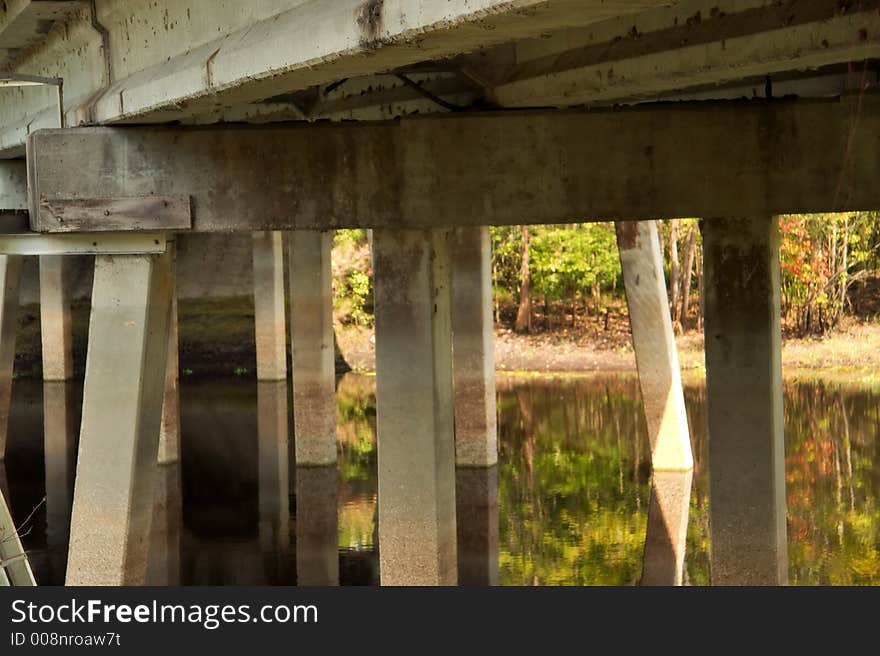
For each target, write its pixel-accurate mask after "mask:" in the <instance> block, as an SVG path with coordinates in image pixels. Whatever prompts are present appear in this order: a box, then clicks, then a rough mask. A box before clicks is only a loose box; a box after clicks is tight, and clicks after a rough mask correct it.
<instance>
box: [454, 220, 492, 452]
mask: <svg viewBox="0 0 880 656" xmlns="http://www.w3.org/2000/svg"><path fill="white" fill-rule="evenodd" d="M449 256H450V270H451V276H452V308H453V309H452V353H453V357H452V367H453V381H454V384H453V389H454V393H455V397H454V398H455V460H456V464H458V465H459V466H466V467H467V466H470V467H488V466H492V465H494V464H496V463H497V462H498V430H497V426H496V417H495V332H494V328H495V325H494V321H493V318H492V241H491V238H490V236H489V228H487V227H480V228H457V229H455V230H453V231H452V238H451V244H450V251H449Z"/></svg>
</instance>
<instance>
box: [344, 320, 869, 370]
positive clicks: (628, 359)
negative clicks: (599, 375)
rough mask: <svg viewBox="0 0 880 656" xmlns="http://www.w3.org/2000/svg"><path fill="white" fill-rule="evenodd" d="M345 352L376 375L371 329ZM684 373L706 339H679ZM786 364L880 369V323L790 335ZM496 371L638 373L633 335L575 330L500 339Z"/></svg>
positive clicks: (505, 333) (351, 331)
mask: <svg viewBox="0 0 880 656" xmlns="http://www.w3.org/2000/svg"><path fill="white" fill-rule="evenodd" d="M337 339H338V341H339V347H340V351H341V352H342V353H343V355H345V358H346V360H347V361H348V363H349V365H350V366H351V367H352V369H354V370H355V371H366V372H369V371H373V370H374V368H375V357H374V351H373V341H374V336H373V333H372V330H368V329H363V328H344V329H342V330H340V331H338V332H337ZM676 343H677V345H678V355H679V361H680V363H681V368H682V369H683V370H685V371H690V372H694V373H698V372H702V371H703V370H704V366H705V365H704V355H703V334H702V332H701V331H696V330H692V331H690V332H688V333H687V334H685V335H680V336H678V337H677V338H676ZM782 363H783V367H784V368H785V369H786V370H787V371H807V370H818V369H822V370H829V369H871V368H874V369H877V368H880V323H877V322H867V323H866V322H858V321H854V320H850V321H847V322H845V323H844V324H843V325H842V326H841V327H840V328H838V329H836V330H834V331H831V332H829V333H828V334H826V335H824V336H821V337H818V336H810V337H794V336H787V337H785V338H784V339H783V345H782ZM495 367H496V369H497V370H498V371H500V372H504V371H509V372H547V373H555V372H602V371H606V372H620V371H634V370H635V368H636V360H635V354H634V353H633V349H632V344H631V341H630V335H629V331H628V330H626V331H617V332H612V333H610V334H608V335H606V336H601V335H596V334H595V333H594V334H592V335H590V334H584V333H583V332H581V333H572V332H570V331H556V332H544V333H539V334H536V335H518V334H516V333H514V332H513V331H510V330H506V329H500V330H497V331H496V334H495Z"/></svg>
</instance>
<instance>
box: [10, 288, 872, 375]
mask: <svg viewBox="0 0 880 656" xmlns="http://www.w3.org/2000/svg"><path fill="white" fill-rule="evenodd" d="M72 316H73V337H74V339H73V349H74V362H75V369H76V372H77V375H80V376H81V375H82V373H83V370H84V367H85V351H86V344H87V338H88V318H89V307H88V302H79V303H77V304H76V305H75V306H74V308H73V313H72ZM179 322H180V367H181V372H182V375H184V376H197V377H212V376H220V377H223V376H230V375H237V376H243V377H250V376H253V375H254V371H255V367H256V363H255V350H254V333H253V330H254V327H253V301H252V299H251V298H249V297H234V298H225V299H204V300H196V301H192V300H187V301H181V303H180V309H179ZM606 326H607V328H606ZM336 338H337V346H338V350H337V363H338V365H339V367H338V368H339V369H340V371H343V370H348V369H349V368H350V369H352V370H354V371H359V372H364V373H370V372H372V371H374V370H375V366H376V359H375V335H374V332H373V330H372V328H368V327H359V326H352V325H348V326H337V329H336ZM676 342H677V344H678V351H679V360H680V362H681V367H682V369H683V370H684V371H685V372H690V373H692V374H694V375H698V374H700V373H701V372H702V371H703V368H704V363H703V334H702V331H699V330H691V331H689V332H687V333H686V334H684V335H681V336H679V337H678V338H677V340H676ZM782 361H783V366H784V368H785V369H786V371H787V372H790V371H792V370H798V371H811V370H820V369H821V370H833V369H865V370H870V369H874V370H875V371H880V322H877V321H858V320H855V319H848V320H846V321H845V322H844V323H843V324H842V325H841V326H840V327H839V328H837V329H835V330H834V331H831V332H829V333H828V334H826V335H824V336H822V337H804V338H799V337H796V336H792V335H787V336H784V338H783V349H782ZM495 363H496V369H497V370H498V371H499V372H533V373H534V372H536V373H579V372H583V373H586V372H626V371H635V368H636V361H635V354H634V353H633V349H632V343H631V338H630V333H629V323H628V321H627V319H626V316H625V314H624V313H620V316H618V315H617V313H615V316H613V317H612V318H611V319H610V321H607V322H606V321H605V320H604V319H599V318H595V319H594V320H593V321H590V322H588V323H585V324H581V325H579V326H578V327H577V328H576V329H575V328H572V327H571V326H556V327H554V328H553V329H552V330H541V331H540V332H536V333H535V334H531V335H518V334H516V333H514V332H513V331H511V330H507V329H505V328H500V329H498V330H496V334H495ZM15 372H16V376H17V377H20V378H39V377H40V376H41V367H40V320H39V306H37V305H35V304H32V305H26V306H24V307H23V308H22V311H21V313H20V315H19V331H18V335H17V342H16V359H15Z"/></svg>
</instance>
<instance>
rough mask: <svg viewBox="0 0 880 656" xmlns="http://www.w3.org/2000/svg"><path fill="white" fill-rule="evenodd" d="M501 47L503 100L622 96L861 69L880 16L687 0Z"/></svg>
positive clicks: (832, 5)
mask: <svg viewBox="0 0 880 656" xmlns="http://www.w3.org/2000/svg"><path fill="white" fill-rule="evenodd" d="M498 50H499V52H490V53H484V54H483V59H488V60H489V61H496V62H499V63H500V62H504V61H506V60H509V61H512V62H513V63H512V64H510V65H509V66H507V67H506V68H501V75H500V76H499V79H498V80H497V81H496V83H495V84H494V85H492V88H491V89H490V91H489V93H488V96H489V98H491V100H493V101H494V102H496V103H498V104H500V105H504V106H511V107H538V106H540V107H544V106H548V105H558V106H572V105H578V104H582V103H590V104H596V103H608V102H621V101H632V100H637V99H644V98H656V97H658V96H661V95H663V94H666V93H670V92H679V93H680V92H681V91H682V90H687V89H694V88H706V87H708V88H710V89H717V88H718V87H719V86H721V85H725V84H731V83H736V82H738V81H742V80H749V79H755V78H758V79H763V78H764V77H765V76H768V75H772V76H774V79H775V76H776V75H777V74H780V73H786V74H788V75H787V76H789V77H790V76H791V73H792V72H795V71H796V72H804V71H808V70H812V69H819V68H821V67H823V66H829V65H834V64H850V65H851V66H853V65H854V63H855V62H862V61H864V60H870V59H873V58H876V57H877V56H878V54H880V16H878V14H877V3H876V2H865V3H862V4H860V5H858V6H852V7H847V8H846V9H845V10H842V8H841V6H840V3H839V2H837V0H814V1H811V2H790V3H786V4H780V3H774V2H766V1H765V0H745V1H744V0H721V1H719V2H712V3H707V2H705V0H684V1H682V2H678V3H675V4H674V5H673V6H669V7H658V8H656V9H651V10H647V11H644V12H641V13H639V14H636V15H634V16H621V17H616V18H613V19H610V20H608V21H603V22H601V23H597V24H595V25H591V26H590V27H589V28H586V29H568V30H562V31H560V32H557V33H555V34H553V35H550V38H547V39H541V40H531V41H523V42H520V43H517V44H513V45H509V46H501V47H500V48H499V49H498ZM499 63H496V64H495V67H496V68H498V67H499ZM481 65H482V68H486V66H487V63H486V62H482V63H481ZM853 67H855V68H857V69H858V70H859V71H861V69H862V64H857V65H855V66H853ZM779 77H785V76H779ZM859 77H861V76H859ZM762 84H763V82H762ZM806 89H809V87H806ZM762 92H763V90H762ZM715 93H717V91H716V92H715ZM762 95H763V93H762ZM798 95H801V96H802V97H803V96H804V93H803V91H800V93H799V94H798ZM715 97H718V96H715Z"/></svg>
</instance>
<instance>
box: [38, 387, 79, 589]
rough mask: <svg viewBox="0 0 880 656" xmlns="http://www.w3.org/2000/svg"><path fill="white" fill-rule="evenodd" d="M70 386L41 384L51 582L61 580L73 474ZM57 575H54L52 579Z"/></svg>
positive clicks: (73, 416)
mask: <svg viewBox="0 0 880 656" xmlns="http://www.w3.org/2000/svg"><path fill="white" fill-rule="evenodd" d="M78 407H79V404H78V403H77V399H76V398H75V393H74V389H73V383H70V382H67V381H50V380H47V381H44V382H43V452H44V454H45V457H44V461H45V468H46V542H47V546H48V547H49V564H50V567H51V568H52V571H53V576H52V579H53V580H56V581H60V580H63V579H64V572H65V569H66V567H67V546H68V539H69V537H70V511H71V507H72V506H73V480H74V474H75V472H76V437H77V430H78V429H79V425H78V423H77V409H78ZM56 574H57V575H56Z"/></svg>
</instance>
